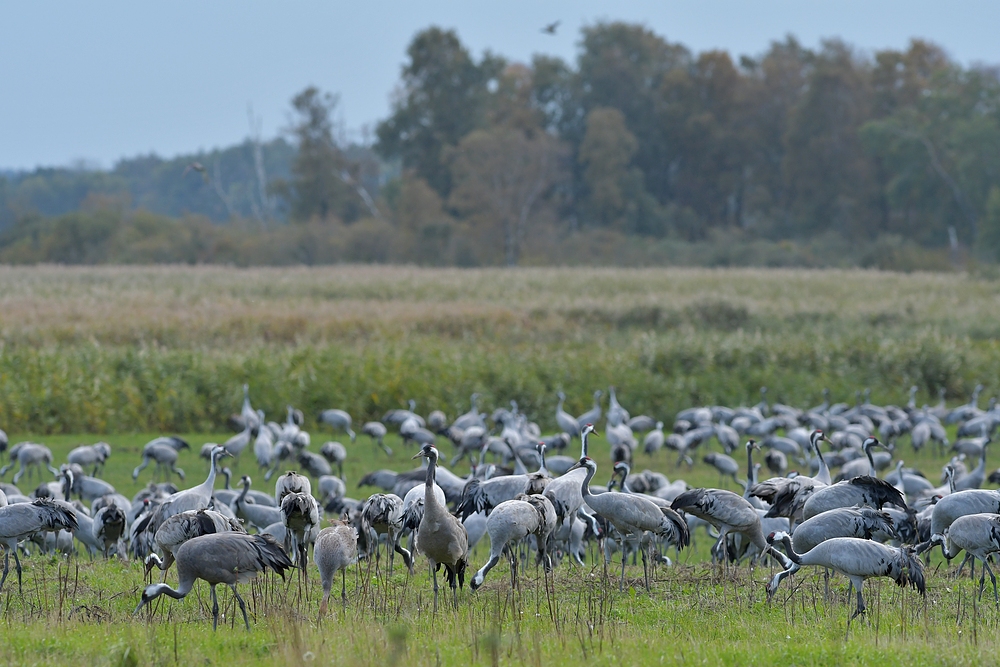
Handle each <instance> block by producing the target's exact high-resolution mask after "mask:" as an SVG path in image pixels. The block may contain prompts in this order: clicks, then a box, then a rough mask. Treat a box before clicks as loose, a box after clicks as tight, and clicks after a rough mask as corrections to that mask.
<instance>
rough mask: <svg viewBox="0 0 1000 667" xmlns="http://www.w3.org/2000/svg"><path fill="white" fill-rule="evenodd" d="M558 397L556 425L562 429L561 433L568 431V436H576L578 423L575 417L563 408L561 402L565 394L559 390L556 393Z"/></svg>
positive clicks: (578, 428) (578, 429)
mask: <svg viewBox="0 0 1000 667" xmlns="http://www.w3.org/2000/svg"><path fill="white" fill-rule="evenodd" d="M556 396H558V397H559V403H558V404H557V405H556V425H557V426H558V427H559V428H560V429H561V430H562V431H563V433H569V435H570V437H577V436H579V435H580V425H579V424H578V423H577V421H576V417H574V416H573V415H571V414H570V413H568V412H566V411H565V410H563V403H564V402H565V401H566V394H564V393H562V392H561V391H560V392H559V393H558V394H556Z"/></svg>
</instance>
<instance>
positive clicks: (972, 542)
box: [945, 513, 1000, 605]
mask: <svg viewBox="0 0 1000 667" xmlns="http://www.w3.org/2000/svg"><path fill="white" fill-rule="evenodd" d="M948 540H949V542H951V543H952V545H953V546H955V547H957V548H958V549H959V550H962V549H965V553H966V556H965V559H966V560H969V559H970V558H975V559H976V560H978V561H979V562H980V563H982V564H983V572H982V575H981V576H980V577H979V597H980V599H982V597H983V589H984V588H985V586H986V575H987V573H989V575H990V580H991V581H992V582H993V600H994V602H995V603H996V604H997V605H1000V597H998V596H997V578H996V575H995V574H993V570H992V569H991V568H990V564H989V557H990V554H996V553H1000V515H997V514H993V513H980V514H967V515H965V516H960V517H958V518H957V519H955V521H954V522H953V523H952V524H951V526H950V527H949V528H948ZM945 555H946V556H948V557H949V558H954V557H955V556H957V555H958V554H957V553H953V554H945ZM964 564H965V563H964V562H963V565H964ZM959 571H961V567H960V568H959Z"/></svg>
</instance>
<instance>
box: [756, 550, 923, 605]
mask: <svg viewBox="0 0 1000 667" xmlns="http://www.w3.org/2000/svg"><path fill="white" fill-rule="evenodd" d="M774 542H781V543H782V544H783V545H784V546H785V551H786V552H788V557H789V558H790V559H791V560H792V564H791V566H790V567H787V568H785V569H784V570H783V571H781V572H778V573H777V574H776V575H774V578H773V579H771V581H770V582H769V583H768V585H767V599H768V600H771V598H773V597H774V594H775V593H776V592H777V590H778V586H779V585H780V584H781V581H782V580H783V579H785V578H786V577H789V576H791V575H793V574H795V573H796V572H798V571H799V570H800V569H801V568H802V566H803V565H818V566H820V567H825V568H829V569H831V570H835V571H836V572H839V573H841V574H843V575H844V576H845V577H847V578H848V579H850V580H851V585H852V586H854V589H855V590H856V591H857V592H858V605H857V608H856V609H855V610H854V614H852V615H851V618H852V619H853V618H855V617H856V616H858V615H859V614H863V613H865V599H864V596H863V595H862V588H863V587H864V585H865V580H866V579H870V578H872V577H889V578H890V579H892V580H893V581H895V582H896V584H897V585H899V586H901V587H905V586H907V585H909V586H911V587H912V588H915V589H916V590H917V591H919V592H920V594H921V595H924V596H926V594H927V588H926V585H925V583H924V567H923V565H922V564H921V563H920V559H918V558H917V557H916V556H915V554H914V553H913V551H912V550H910V549H906V548H896V547H890V546H886V545H884V544H880V543H878V542H872V541H871V540H864V539H859V538H856V537H834V538H832V539H829V540H826V541H825V542H822V543H820V544H818V545H816V546H815V547H814V548H813V549H811V550H810V551H807V552H806V553H804V554H801V555H800V554H798V553H796V552H795V550H794V549H792V541H791V536H789V535H788V533H784V532H778V533H771V534H770V535H768V537H767V543H768V544H769V545H771V544H773V543H774Z"/></svg>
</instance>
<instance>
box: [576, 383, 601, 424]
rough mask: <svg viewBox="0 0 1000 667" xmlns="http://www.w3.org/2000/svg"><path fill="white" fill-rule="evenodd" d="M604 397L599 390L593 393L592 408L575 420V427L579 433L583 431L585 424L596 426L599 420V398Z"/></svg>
mask: <svg viewBox="0 0 1000 667" xmlns="http://www.w3.org/2000/svg"><path fill="white" fill-rule="evenodd" d="M603 395H604V392H602V391H601V390H600V389H598V390H597V391H595V392H594V407H593V408H591V409H590V410H587V411H586V412H584V413H583V414H582V415H580V416H579V417H577V418H576V425H577V428H578V429H579V430H580V431H583V427H584V426H586V425H587V424H596V423H597V422H598V421H600V419H601V396H603Z"/></svg>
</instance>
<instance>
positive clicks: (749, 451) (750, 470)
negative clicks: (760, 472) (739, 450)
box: [747, 447, 753, 483]
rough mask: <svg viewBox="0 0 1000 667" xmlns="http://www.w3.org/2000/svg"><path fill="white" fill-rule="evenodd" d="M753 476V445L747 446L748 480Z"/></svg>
mask: <svg viewBox="0 0 1000 667" xmlns="http://www.w3.org/2000/svg"><path fill="white" fill-rule="evenodd" d="M752 478H753V447H747V481H748V483H749V480H750V479H752Z"/></svg>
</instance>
